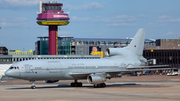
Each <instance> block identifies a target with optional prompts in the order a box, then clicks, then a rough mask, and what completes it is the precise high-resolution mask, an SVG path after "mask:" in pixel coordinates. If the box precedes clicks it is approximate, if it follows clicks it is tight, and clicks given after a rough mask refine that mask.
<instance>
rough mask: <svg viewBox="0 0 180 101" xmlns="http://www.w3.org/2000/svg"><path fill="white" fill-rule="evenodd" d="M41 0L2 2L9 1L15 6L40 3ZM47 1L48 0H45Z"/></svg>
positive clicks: (2, 1)
mask: <svg viewBox="0 0 180 101" xmlns="http://www.w3.org/2000/svg"><path fill="white" fill-rule="evenodd" d="M39 1H41V0H0V3H8V4H11V5H13V6H22V5H23V6H31V5H36V4H39ZM44 1H47V0H44Z"/></svg>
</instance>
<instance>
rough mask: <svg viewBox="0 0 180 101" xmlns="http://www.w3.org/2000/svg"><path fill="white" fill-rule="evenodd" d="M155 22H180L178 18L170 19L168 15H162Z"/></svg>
mask: <svg viewBox="0 0 180 101" xmlns="http://www.w3.org/2000/svg"><path fill="white" fill-rule="evenodd" d="M156 22H180V18H171V17H170V16H168V15H163V16H160V17H159V19H158V20H157V21H156Z"/></svg>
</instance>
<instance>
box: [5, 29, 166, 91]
mask: <svg viewBox="0 0 180 101" xmlns="http://www.w3.org/2000/svg"><path fill="white" fill-rule="evenodd" d="M145 33H146V29H143V28H141V29H139V30H138V32H137V33H136V35H135V36H134V38H133V40H132V41H131V43H130V44H129V45H128V46H127V47H124V48H109V49H107V50H106V53H105V54H106V55H107V57H105V58H102V59H44V60H43V59H42V60H26V61H21V62H17V63H14V64H13V65H12V66H10V68H9V69H8V70H7V71H6V72H5V75H6V76H9V77H13V78H18V79H24V80H29V81H31V83H32V86H31V88H32V89H35V88H36V85H35V81H37V80H44V81H45V82H46V83H55V82H58V81H59V80H74V82H72V83H71V87H82V83H81V82H78V80H81V79H87V82H88V83H89V84H94V87H95V88H96V87H98V88H99V87H106V84H105V81H106V80H107V79H111V78H114V77H121V76H123V75H125V74H128V73H132V72H136V71H148V70H157V69H158V70H163V69H165V68H158V67H166V66H167V65H156V66H146V63H147V59H145V58H144V57H143V56H142V54H143V48H144V40H145ZM154 67H156V68H154Z"/></svg>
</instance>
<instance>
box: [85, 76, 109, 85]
mask: <svg viewBox="0 0 180 101" xmlns="http://www.w3.org/2000/svg"><path fill="white" fill-rule="evenodd" d="M105 81H106V77H105V76H104V75H103V74H90V75H89V76H88V77H87V82H88V83H89V84H101V83H104V82H105Z"/></svg>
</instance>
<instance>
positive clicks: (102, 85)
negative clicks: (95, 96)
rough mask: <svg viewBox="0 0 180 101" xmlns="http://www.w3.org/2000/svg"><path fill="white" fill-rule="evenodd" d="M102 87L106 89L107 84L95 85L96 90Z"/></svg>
mask: <svg viewBox="0 0 180 101" xmlns="http://www.w3.org/2000/svg"><path fill="white" fill-rule="evenodd" d="M100 87H106V84H105V83H101V84H94V88H100Z"/></svg>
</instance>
